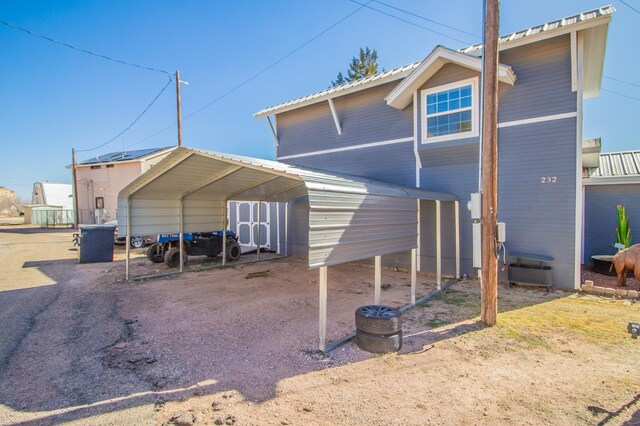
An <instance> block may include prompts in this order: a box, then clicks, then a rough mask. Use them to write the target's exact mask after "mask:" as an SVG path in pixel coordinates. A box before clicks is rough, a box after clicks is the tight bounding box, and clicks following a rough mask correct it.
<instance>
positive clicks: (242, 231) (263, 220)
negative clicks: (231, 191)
mask: <svg viewBox="0 0 640 426" xmlns="http://www.w3.org/2000/svg"><path fill="white" fill-rule="evenodd" d="M269 211H270V209H269V203H266V202H263V203H262V205H261V211H260V215H261V216H260V247H264V248H267V249H271V244H270V242H271V241H270V240H271V239H270V238H269V232H270V223H271V222H270V220H271V218H270V217H269ZM236 213H237V214H236V218H237V219H236V220H237V223H236V229H237V230H238V242H239V243H240V246H241V247H243V248H245V249H246V250H251V249H254V248H256V246H257V244H256V241H257V239H258V202H257V201H238V202H237V203H236Z"/></svg>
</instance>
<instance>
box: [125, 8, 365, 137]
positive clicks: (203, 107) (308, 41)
mask: <svg viewBox="0 0 640 426" xmlns="http://www.w3.org/2000/svg"><path fill="white" fill-rule="evenodd" d="M372 1H374V0H369V1H368V2H367V3H364V4H362V3H358V4H360V7H358V8H357V9H356V10H354V11H353V12H350V13H349V14H347V15H345V16H344V17H343V18H341V19H340V20H338V21H337V22H335V23H334V24H332V25H330V26H329V27H327V28H325V29H324V30H322V31H320V32H319V33H318V34H316V35H315V36H313V37H311V38H310V39H309V40H307V41H305V42H304V43H302V44H301V45H299V46H298V47H296V48H295V49H293V50H291V51H290V52H289V53H287V54H286V55H284V56H282V57H281V58H280V59H278V60H276V61H274V62H272V63H271V64H269V65H267V66H266V67H264V68H263V69H261V70H260V71H258V72H257V73H255V74H253V75H252V76H251V77H249V78H247V79H246V80H244V81H242V82H241V83H239V84H237V85H236V86H234V87H232V88H231V89H229V90H227V91H226V92H224V93H223V94H221V95H220V96H218V97H216V98H215V99H213V100H212V101H211V102H208V103H207V104H205V105H203V106H201V107H200V108H198V109H196V110H195V111H193V112H191V113H189V114H188V115H186V116H184V117H183V118H182V121H185V120H187V119H188V118H190V117H193V116H194V115H196V114H198V113H199V112H200V111H202V110H204V109H206V108H208V107H210V106H211V105H213V104H215V103H216V102H218V101H220V100H222V99H224V98H225V97H227V96H229V95H230V94H232V93H233V92H235V91H236V90H238V89H240V88H241V87H243V86H244V85H246V84H248V83H250V82H251V81H253V80H255V79H256V78H258V77H259V76H261V75H262V74H264V73H265V72H267V71H269V70H270V69H271V68H273V67H275V66H276V65H278V64H279V63H281V62H282V61H284V60H285V59H287V58H289V57H290V56H291V55H293V54H294V53H296V52H298V51H299V50H300V49H302V48H304V47H306V46H307V45H309V44H310V43H312V42H313V41H315V40H316V39H318V38H319V37H321V36H322V35H324V34H325V33H327V32H329V31H330V30H332V29H333V28H335V27H336V26H338V25H339V24H341V23H342V22H344V21H346V20H347V19H349V18H350V17H351V16H353V15H354V14H356V13H357V12H358V11H359V10H360V9H362V8H364V7H366V6H367V5H368V4H369V3H371V2H372ZM176 124H177V123H175V122H174V123H173V124H171V125H170V126H167V127H165V128H163V129H162V130H159V131H157V132H155V133H154V134H152V135H150V136H147V137H146V138H144V139H141V140H139V141H137V142H135V143H133V144H131V145H128V146H127V148H131V147H132V146H135V145H138V144H140V143H142V142H144V141H146V140H149V139H151V138H153V137H154V136H157V135H159V134H160V133H162V132H165V131H167V130H169V129H170V128H172V127H173V126H175V125H176Z"/></svg>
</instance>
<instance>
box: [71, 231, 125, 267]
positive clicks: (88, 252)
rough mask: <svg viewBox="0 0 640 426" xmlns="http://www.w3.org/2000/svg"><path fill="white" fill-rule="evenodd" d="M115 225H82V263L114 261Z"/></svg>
mask: <svg viewBox="0 0 640 426" xmlns="http://www.w3.org/2000/svg"><path fill="white" fill-rule="evenodd" d="M115 229H116V227H115V226H113V225H80V241H79V248H78V260H79V262H80V263H98V262H113V236H114V235H113V234H114V231H115Z"/></svg>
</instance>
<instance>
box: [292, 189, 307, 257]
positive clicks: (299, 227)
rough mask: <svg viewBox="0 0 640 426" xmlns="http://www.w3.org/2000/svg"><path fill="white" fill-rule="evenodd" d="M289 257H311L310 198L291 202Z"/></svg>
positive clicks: (305, 197)
mask: <svg viewBox="0 0 640 426" xmlns="http://www.w3.org/2000/svg"><path fill="white" fill-rule="evenodd" d="M288 231H289V239H288V244H289V247H288V250H287V253H288V254H289V256H302V257H308V256H309V197H307V196H304V197H300V198H296V199H295V200H293V201H290V202H289V230H288Z"/></svg>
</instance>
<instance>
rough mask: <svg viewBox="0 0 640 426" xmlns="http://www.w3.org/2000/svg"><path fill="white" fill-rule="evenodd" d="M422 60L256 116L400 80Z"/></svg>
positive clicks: (261, 111)
mask: <svg viewBox="0 0 640 426" xmlns="http://www.w3.org/2000/svg"><path fill="white" fill-rule="evenodd" d="M421 63H422V61H418V62H414V63H413V64H409V65H403V66H401V67H397V68H394V69H392V70H389V71H383V72H381V73H379V74H376V75H372V76H370V77H365V78H361V79H358V80H353V81H350V82H348V83H345V84H341V85H340V86H335V87H330V88H328V89H327V90H322V91H320V92H316V93H313V94H311V95H307V96H303V97H301V98H297V99H293V100H290V101H287V102H283V103H280V104H277V105H273V106H270V107H268V108H264V109H262V110H260V111H258V112H256V113H255V114H253V116H254V117H264V116H267V115H271V114H273V113H275V112H277V111H280V110H282V109H284V108H289V107H292V106H294V105H299V106H302V105H306V104H312V103H316V102H320V101H321V100H324V99H327V98H332V97H334V96H341V95H344V94H347V93H350V92H355V91H359V90H362V89H365V88H368V87H373V86H377V85H380V84H384V83H388V82H390V81H395V80H399V79H401V78H404V77H406V76H407V75H409V73H410V72H411V71H413V70H414V69H415V68H417V67H418V66H419V65H420V64H421Z"/></svg>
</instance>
